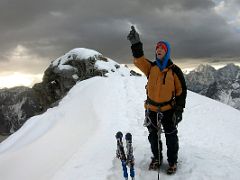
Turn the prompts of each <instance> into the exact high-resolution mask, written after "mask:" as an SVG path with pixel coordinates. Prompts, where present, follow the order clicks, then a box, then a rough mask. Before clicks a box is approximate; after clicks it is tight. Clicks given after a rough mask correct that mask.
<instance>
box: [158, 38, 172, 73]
mask: <svg viewBox="0 0 240 180" xmlns="http://www.w3.org/2000/svg"><path fill="white" fill-rule="evenodd" d="M159 42H162V43H164V44H165V45H166V46H167V53H166V54H165V56H164V57H163V60H160V59H158V58H157V54H155V55H156V63H157V66H158V67H159V69H160V70H161V71H163V70H164V69H165V68H166V67H167V64H168V60H169V59H170V52H171V48H170V44H169V43H168V42H167V41H159ZM159 42H158V43H159Z"/></svg>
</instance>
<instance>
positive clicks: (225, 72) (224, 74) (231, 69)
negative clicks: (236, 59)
mask: <svg viewBox="0 0 240 180" xmlns="http://www.w3.org/2000/svg"><path fill="white" fill-rule="evenodd" d="M239 74H240V67H239V66H236V65H235V64H233V63H231V64H227V65H226V66H224V67H223V68H221V69H219V70H218V76H219V77H220V78H221V79H229V80H231V79H239Z"/></svg>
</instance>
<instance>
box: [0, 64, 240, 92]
mask: <svg viewBox="0 0 240 180" xmlns="http://www.w3.org/2000/svg"><path fill="white" fill-rule="evenodd" d="M193 62H194V63H189V62H186V63H183V62H182V61H181V63H178V62H176V64H177V65H178V66H180V67H181V68H182V70H183V71H184V72H185V73H187V72H190V71H192V70H193V69H195V68H196V67H197V66H198V65H200V64H209V65H211V66H213V67H214V68H215V69H219V68H222V67H224V66H225V65H227V64H228V63H234V64H235V65H238V66H240V63H238V62H225V63H224V62H221V63H206V62H203V63H196V61H193ZM127 65H128V67H129V68H130V69H132V70H134V71H136V72H138V73H141V71H140V70H139V69H138V68H137V67H135V66H134V64H127ZM42 77H43V74H30V73H23V72H13V73H2V74H1V73H0V89H3V88H12V87H16V86H26V87H32V86H33V85H34V84H35V83H39V82H41V81H42Z"/></svg>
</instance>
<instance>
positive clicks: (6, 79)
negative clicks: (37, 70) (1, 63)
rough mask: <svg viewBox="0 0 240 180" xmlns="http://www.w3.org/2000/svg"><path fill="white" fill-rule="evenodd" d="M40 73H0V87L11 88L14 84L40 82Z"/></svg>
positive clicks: (22, 84) (23, 84) (29, 84)
mask: <svg viewBox="0 0 240 180" xmlns="http://www.w3.org/2000/svg"><path fill="white" fill-rule="evenodd" d="M41 79H42V74H36V75H32V74H23V73H19V72H15V73H12V74H5V75H0V88H11V87H15V86H28V87H31V86H32V85H33V84H35V83H37V82H40V81H41Z"/></svg>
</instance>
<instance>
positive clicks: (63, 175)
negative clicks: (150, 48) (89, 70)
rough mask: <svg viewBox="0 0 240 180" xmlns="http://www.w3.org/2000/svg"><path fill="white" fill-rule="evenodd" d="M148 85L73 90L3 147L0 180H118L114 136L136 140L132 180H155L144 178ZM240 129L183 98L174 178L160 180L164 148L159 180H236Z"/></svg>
mask: <svg viewBox="0 0 240 180" xmlns="http://www.w3.org/2000/svg"><path fill="white" fill-rule="evenodd" d="M145 84H146V78H144V77H133V76H131V77H130V76H129V77H122V76H121V75H110V76H109V77H108V78H104V77H94V78H91V79H88V80H85V81H82V82H79V83H77V84H76V85H75V86H74V87H73V88H72V89H71V90H70V91H69V93H68V94H67V96H66V97H65V98H63V100H62V101H61V102H60V104H59V106H57V107H54V108H52V109H49V110H48V111H47V112H46V113H44V114H42V115H39V116H35V117H32V118H31V119H30V120H28V121H27V122H26V124H25V125H24V126H23V127H22V128H21V129H20V130H19V131H17V132H16V133H15V134H13V135H12V136H10V137H9V138H8V139H7V140H5V141H4V142H2V143H1V144H0V179H1V180H20V179H21V180H23V179H24V180H121V179H123V177H122V168H121V163H120V160H119V159H116V157H115V153H116V140H115V134H116V132H117V131H119V130H120V131H122V132H123V133H124V134H125V133H127V132H131V133H132V135H133V148H134V155H135V158H136V165H135V170H136V180H149V179H157V172H155V171H148V165H149V163H150V157H151V151H150V146H149V143H148V140H147V136H148V132H147V129H146V128H145V127H143V121H144V109H143V101H144V100H145V88H144V86H145ZM239 128H240V112H239V111H238V110H236V109H233V108H231V107H229V106H227V105H224V104H221V103H218V102H217V101H214V100H211V99H209V98H206V97H203V96H200V95H197V94H195V93H192V92H188V98H187V107H186V109H185V113H184V116H183V121H182V122H181V123H180V125H179V139H180V151H179V166H178V172H177V173H176V174H175V175H173V176H171V177H169V176H168V175H166V174H165V169H166V168H167V161H166V159H167V158H166V146H164V164H163V166H162V169H161V174H160V179H161V180H164V179H174V180H181V179H182V180H186V179H190V180H203V179H204V180H205V179H207V180H211V179H212V180H215V179H218V180H221V179H224V180H225V179H228V180H236V179H239V176H240V160H239V157H240V141H239V140H238V139H239V137H240V131H239ZM162 139H163V141H164V144H165V138H164V136H163V137H162Z"/></svg>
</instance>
